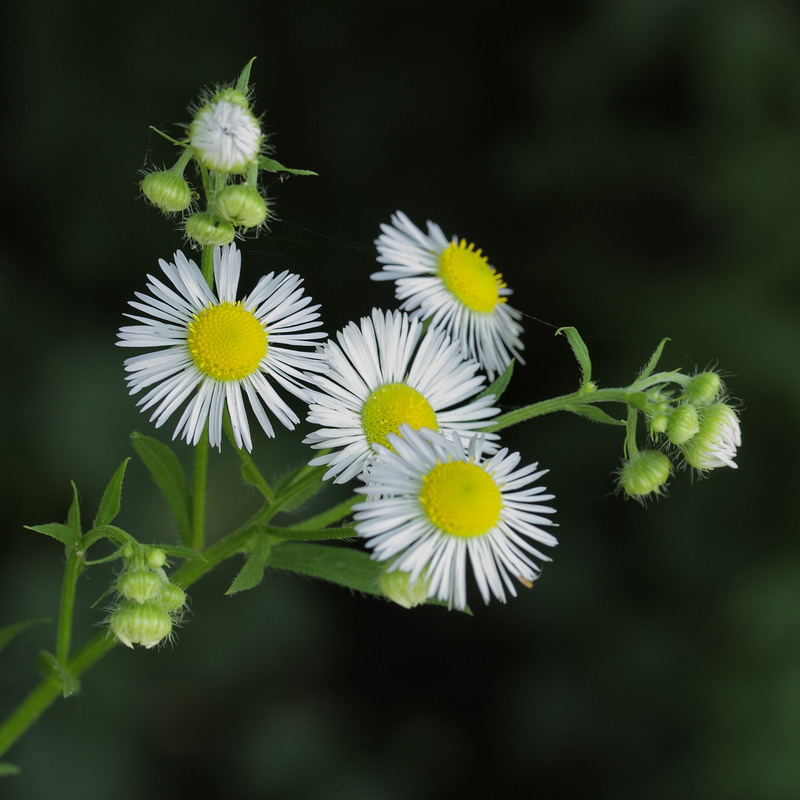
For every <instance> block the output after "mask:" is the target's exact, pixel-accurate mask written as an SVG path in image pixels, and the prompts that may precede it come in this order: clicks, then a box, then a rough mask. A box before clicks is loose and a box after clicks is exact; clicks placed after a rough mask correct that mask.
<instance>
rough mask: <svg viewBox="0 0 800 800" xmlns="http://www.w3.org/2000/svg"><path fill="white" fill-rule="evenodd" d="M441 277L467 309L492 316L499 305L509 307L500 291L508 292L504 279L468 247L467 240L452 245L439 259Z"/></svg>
mask: <svg viewBox="0 0 800 800" xmlns="http://www.w3.org/2000/svg"><path fill="white" fill-rule="evenodd" d="M439 275H441V277H442V281H444V285H445V286H446V287H447V288H448V289H449V290H450V292H451V293H452V294H454V295H455V296H456V297H457V298H458V299H459V300H460V301H461V302H462V303H463V304H464V305H465V306H468V307H469V308H471V309H472V310H473V311H481V312H483V313H488V312H489V311H492V310H493V309H494V308H495V306H496V305H497V304H498V303H505V301H506V298H505V297H500V289H503V288H505V283H503V276H502V275H501V274H500V273H499V272H496V271H495V270H494V269H492V267H490V266H489V261H488V260H487V258H486V256H484V255H482V252H481V250H476V249H475V245H474V244H470V245H467V242H466V240H465V239H462V240H461V241H460V242H458V243H456V242H450V244H449V245H447V247H446V248H445V249H444V250H442V252H441V254H440V255H439Z"/></svg>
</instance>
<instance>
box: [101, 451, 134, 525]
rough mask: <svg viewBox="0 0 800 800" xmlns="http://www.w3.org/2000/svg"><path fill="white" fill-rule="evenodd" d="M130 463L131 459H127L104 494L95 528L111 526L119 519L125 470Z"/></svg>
mask: <svg viewBox="0 0 800 800" xmlns="http://www.w3.org/2000/svg"><path fill="white" fill-rule="evenodd" d="M129 461H130V458H126V459H125V460H124V461H123V462H122V463H121V464H120V465H119V468H118V469H117V471H116V472H115V473H114V474H113V475H112V476H111V480H110V481H109V482H108V486H106V488H105V491H104V492H103V497H102V498H101V499H100V506H99V507H98V509H97V516H96V517H95V518H94V522H93V523H92V527H93V528H96V527H97V526H98V525H109V524H110V523H112V522H113V521H114V520H115V519H116V518H117V514H119V509H120V507H121V505H122V481H123V479H124V478H125V468H126V467H127V466H128V462H129Z"/></svg>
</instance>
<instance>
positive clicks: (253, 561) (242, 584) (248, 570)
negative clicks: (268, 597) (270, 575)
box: [225, 534, 272, 594]
mask: <svg viewBox="0 0 800 800" xmlns="http://www.w3.org/2000/svg"><path fill="white" fill-rule="evenodd" d="M271 550H272V545H271V544H270V541H269V539H268V538H267V537H266V536H264V535H263V534H259V535H256V536H255V537H254V538H253V544H252V548H251V550H250V552H249V553H248V555H247V561H245V562H244V566H243V567H242V568H241V569H240V570H239V574H238V575H237V576H236V577H235V578H234V579H233V583H232V584H231V585H230V586H229V587H228V591H227V592H225V594H236V593H237V592H244V591H246V590H247V589H253V588H254V587H256V586H258V584H259V583H261V581H262V580H263V578H264V567H266V565H267V561H268V560H269V557H270V552H271Z"/></svg>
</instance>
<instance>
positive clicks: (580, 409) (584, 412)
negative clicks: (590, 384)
mask: <svg viewBox="0 0 800 800" xmlns="http://www.w3.org/2000/svg"><path fill="white" fill-rule="evenodd" d="M567 411H571V412H572V413H573V414H578V415H579V416H581V417H586V419H590V420H592V422H602V423H604V424H605V425H626V424H627V423H626V422H625V420H624V419H616V418H615V417H612V416H611V415H610V414H608V413H606V412H605V411H603V409H602V408H598V407H597V406H589V405H586V406H572V407H571V408H568V409H567Z"/></svg>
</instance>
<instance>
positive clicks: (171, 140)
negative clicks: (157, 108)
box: [150, 125, 189, 147]
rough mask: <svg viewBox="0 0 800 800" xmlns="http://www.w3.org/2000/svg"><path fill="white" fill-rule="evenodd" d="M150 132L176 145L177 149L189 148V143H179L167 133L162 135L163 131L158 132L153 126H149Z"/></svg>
mask: <svg viewBox="0 0 800 800" xmlns="http://www.w3.org/2000/svg"><path fill="white" fill-rule="evenodd" d="M150 130H151V131H153V133H157V134H158V135H159V136H163V137H164V138H165V139H166V140H167V141H168V142H172V144H176V145H178V147H188V146H189V142H188V141H183V142H180V141H178V140H177V139H173V138H172V137H171V136H170V135H169V134H168V133H164V131H160V130H159V129H158V128H156V127H155V126H154V125H151V126H150Z"/></svg>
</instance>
